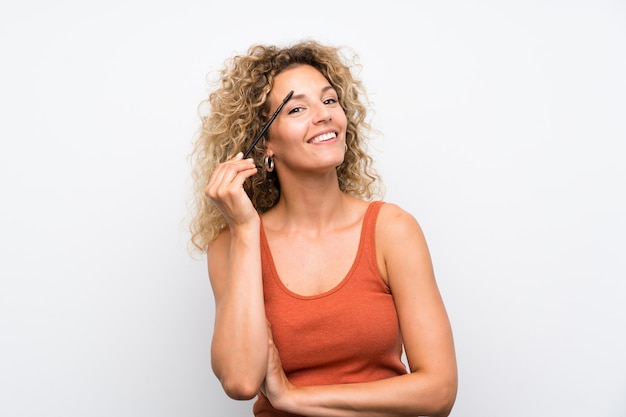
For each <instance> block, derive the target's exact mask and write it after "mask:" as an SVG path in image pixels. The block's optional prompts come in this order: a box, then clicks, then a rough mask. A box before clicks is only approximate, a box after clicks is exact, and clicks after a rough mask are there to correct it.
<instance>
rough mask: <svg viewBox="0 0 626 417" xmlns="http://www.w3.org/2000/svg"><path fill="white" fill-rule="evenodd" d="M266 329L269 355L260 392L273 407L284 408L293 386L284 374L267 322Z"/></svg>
mask: <svg viewBox="0 0 626 417" xmlns="http://www.w3.org/2000/svg"><path fill="white" fill-rule="evenodd" d="M267 330H268V333H269V356H268V360H267V374H266V375H265V381H263V385H262V386H261V392H262V393H263V395H265V396H266V397H267V399H268V400H269V401H270V403H271V404H272V406H273V407H274V408H276V409H277V410H284V407H285V406H286V405H287V403H288V399H289V393H290V392H292V390H293V388H295V386H294V385H293V384H292V383H291V382H289V380H288V379H287V375H285V371H284V370H283V364H282V362H281V361H280V355H279V353H278V349H277V348H276V345H275V344H274V339H273V337H272V328H271V326H270V324H269V322H268V324H267Z"/></svg>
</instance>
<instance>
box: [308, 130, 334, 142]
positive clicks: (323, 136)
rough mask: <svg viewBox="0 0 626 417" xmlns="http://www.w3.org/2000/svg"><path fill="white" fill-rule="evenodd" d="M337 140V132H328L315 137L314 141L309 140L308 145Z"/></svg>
mask: <svg viewBox="0 0 626 417" xmlns="http://www.w3.org/2000/svg"><path fill="white" fill-rule="evenodd" d="M336 138H337V132H327V133H322V134H321V135H319V136H315V137H314V138H312V139H309V140H308V141H307V143H311V144H316V143H323V142H328V141H329V140H333V139H336Z"/></svg>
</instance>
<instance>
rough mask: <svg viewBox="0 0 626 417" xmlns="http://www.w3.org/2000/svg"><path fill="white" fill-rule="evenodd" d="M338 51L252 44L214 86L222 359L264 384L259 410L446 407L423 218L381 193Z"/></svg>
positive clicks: (201, 158)
mask: <svg viewBox="0 0 626 417" xmlns="http://www.w3.org/2000/svg"><path fill="white" fill-rule="evenodd" d="M342 53H343V51H342V50H340V49H338V48H334V47H329V46H324V45H321V44H319V43H316V42H313V41H304V42H300V43H297V44H294V45H291V46H288V47H285V48H279V47H276V46H260V45H257V46H253V47H252V48H250V49H249V51H248V53H247V54H246V55H240V56H236V57H234V58H233V59H232V60H231V61H230V62H229V63H228V65H227V66H226V68H225V69H224V70H223V71H222V72H221V81H220V85H219V86H218V87H217V88H216V89H215V90H214V91H213V93H211V95H210V96H209V99H208V100H207V104H208V105H209V111H208V112H207V114H206V115H205V116H204V117H203V126H202V131H201V134H200V136H199V139H198V141H197V143H196V147H195V150H194V158H195V159H194V163H195V170H194V178H195V182H196V187H197V189H198V190H197V191H198V192H197V194H198V195H199V196H201V197H199V198H198V200H197V213H196V217H195V219H194V221H193V222H192V225H191V226H192V227H191V231H192V242H193V243H194V244H195V245H196V247H197V248H198V249H200V250H202V251H206V253H207V259H208V272H209V278H210V281H211V286H212V289H213V293H214V297H215V306H216V312H215V327H214V331H213V341H212V347H211V359H212V367H213V370H214V372H215V375H216V376H217V377H218V379H219V380H220V382H221V384H222V386H223V388H224V390H225V392H226V393H227V394H228V395H229V396H230V397H231V398H234V399H251V398H254V397H255V396H258V399H257V401H256V402H255V404H254V408H253V411H254V414H255V415H256V416H289V415H302V416H325V417H329V416H407V415H410V416H418V415H419V416H425V415H427V416H447V415H448V414H449V413H450V410H451V409H452V406H453V404H454V400H455V397H456V390H457V370H456V360H455V353H454V346H453V338H452V332H451V328H450V323H449V320H448V317H447V314H446V311H445V307H444V304H443V302H442V299H441V296H440V293H439V290H438V288H437V284H436V281H435V278H434V274H433V269H432V264H431V259H430V255H429V252H428V248H427V245H426V242H425V239H424V236H423V234H422V230H421V229H420V226H419V224H418V222H417V221H416V220H415V219H414V218H413V216H411V215H410V214H409V213H407V212H406V211H404V210H403V209H401V208H400V207H398V206H397V205H394V204H391V203H387V202H383V201H381V200H376V199H375V196H376V195H377V186H378V176H377V175H376V173H375V171H374V169H373V168H372V160H371V158H370V156H368V155H367V153H366V143H365V140H366V137H367V134H368V129H369V127H370V126H369V124H368V123H367V122H366V107H365V105H364V102H365V91H364V89H363V86H362V84H361V82H360V81H359V80H358V79H356V78H355V76H354V75H353V74H352V72H351V66H350V65H351V64H348V63H347V61H345V60H344V57H345V56H344V55H342ZM351 62H355V61H351ZM290 91H293V96H291V97H288V93H290ZM287 98H288V100H287V101H286V104H284V107H283V108H282V109H280V112H279V113H278V114H277V117H276V118H275V119H274V121H273V123H272V124H271V125H270V127H269V129H268V130H267V133H266V134H265V135H264V137H263V140H261V141H260V142H258V143H257V144H256V145H253V143H252V142H253V139H254V138H255V136H256V135H257V133H259V132H260V131H261V129H262V127H263V125H264V124H265V123H266V122H267V121H268V119H270V116H271V115H272V113H273V112H274V110H275V109H277V108H279V105H280V104H281V102H283V101H284V100H285V99H287ZM249 147H251V148H252V149H251V153H250V154H251V155H252V157H251V158H244V157H243V153H242V151H244V150H246V149H248V148H249ZM257 166H258V167H259V168H257ZM207 197H208V198H207ZM403 348H404V352H405V356H406V360H407V364H406V365H405V364H403V362H402V349H403ZM407 368H408V369H407Z"/></svg>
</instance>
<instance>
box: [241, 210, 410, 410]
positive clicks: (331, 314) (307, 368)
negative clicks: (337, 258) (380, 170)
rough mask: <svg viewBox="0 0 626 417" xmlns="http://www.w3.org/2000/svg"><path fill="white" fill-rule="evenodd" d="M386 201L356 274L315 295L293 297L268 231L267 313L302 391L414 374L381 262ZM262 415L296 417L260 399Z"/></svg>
mask: <svg viewBox="0 0 626 417" xmlns="http://www.w3.org/2000/svg"><path fill="white" fill-rule="evenodd" d="M382 204H383V202H382V201H374V202H372V203H370V204H369V206H368V208H367V211H366V213H365V216H364V218H363V224H362V226H361V237H360V241H359V248H358V251H357V254H356V257H355V259H354V262H353V264H352V267H351V268H350V271H349V272H348V274H347V275H346V276H345V277H344V278H343V280H342V281H341V282H340V283H339V284H337V285H336V286H335V287H334V288H333V289H331V290H329V291H327V292H324V293H322V294H317V295H313V296H302V295H298V294H295V293H293V292H292V291H290V290H289V289H288V288H287V287H286V286H285V285H283V283H282V281H281V280H280V278H279V276H278V274H277V272H276V267H275V265H274V261H273V259H272V253H271V251H270V248H269V245H268V242H267V237H266V235H265V232H264V230H263V226H262V225H261V263H262V270H263V290H264V297H265V311H266V314H267V318H268V320H269V321H270V323H271V325H272V332H273V333H272V334H273V336H274V342H275V344H276V347H277V348H278V351H279V353H280V358H281V361H282V364H283V368H284V370H285V373H286V375H287V377H288V379H289V381H290V382H291V383H293V384H294V385H296V386H310V385H329V384H343V383H351V382H367V381H374V380H379V379H383V378H389V377H392V376H396V375H402V374H406V373H407V369H406V367H405V365H404V364H403V363H402V360H401V355H402V339H401V336H400V328H399V325H398V317H397V314H396V309H395V305H394V302H393V298H392V295H391V292H390V290H389V287H388V286H387V285H386V284H385V282H384V281H383V279H382V277H381V275H380V272H379V270H378V265H377V261H376V244H375V227H376V219H377V217H378V212H379V210H380V207H381V205H382ZM253 411H254V415H255V416H257V417H277V416H285V417H286V416H291V414H287V413H283V412H279V411H277V410H275V409H274V408H273V407H272V406H271V404H270V403H269V401H268V400H267V398H266V397H265V396H264V395H263V394H261V393H259V396H258V399H257V401H256V402H255V403H254V406H253Z"/></svg>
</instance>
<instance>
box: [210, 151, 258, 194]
mask: <svg viewBox="0 0 626 417" xmlns="http://www.w3.org/2000/svg"><path fill="white" fill-rule="evenodd" d="M236 158H237V157H235V159H234V160H231V161H228V162H224V163H221V164H219V165H218V166H217V167H216V168H215V170H214V171H213V174H212V175H211V177H210V178H209V183H208V184H207V186H206V187H205V190H204V191H205V193H206V194H207V195H212V194H213V193H212V192H211V190H213V191H216V190H217V189H219V188H221V187H222V186H223V185H226V186H230V185H231V183H233V181H235V179H236V178H237V176H238V175H240V174H243V177H240V179H239V181H236V182H237V184H236V185H237V186H239V185H243V181H245V179H246V178H248V177H249V176H251V175H254V174H255V173H256V172H257V170H256V166H255V165H254V161H253V160H252V159H247V160H241V158H239V159H238V160H237V159H236ZM239 183H241V184H239Z"/></svg>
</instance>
